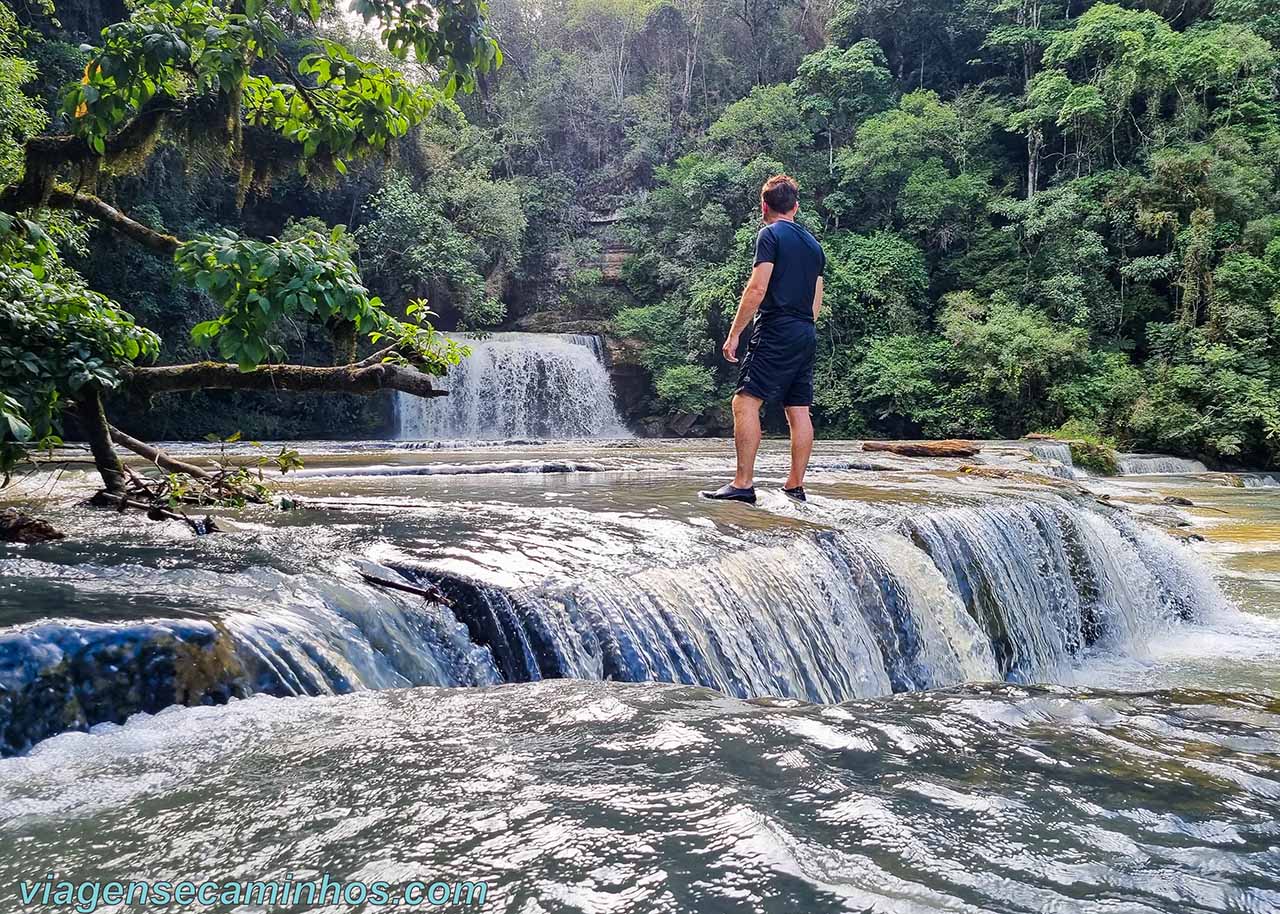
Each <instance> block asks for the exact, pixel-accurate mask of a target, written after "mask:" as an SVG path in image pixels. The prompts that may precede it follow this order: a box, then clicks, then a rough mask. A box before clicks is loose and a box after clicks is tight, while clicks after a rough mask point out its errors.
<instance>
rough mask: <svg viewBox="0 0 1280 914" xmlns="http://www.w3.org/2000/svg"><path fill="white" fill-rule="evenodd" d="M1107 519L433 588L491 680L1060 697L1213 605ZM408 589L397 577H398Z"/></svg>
mask: <svg viewBox="0 0 1280 914" xmlns="http://www.w3.org/2000/svg"><path fill="white" fill-rule="evenodd" d="M1193 568H1194V565H1193V564H1191V563H1189V562H1188V561H1187V556H1185V555H1182V554H1180V553H1179V551H1178V547H1177V546H1176V545H1175V544H1173V543H1172V542H1170V541H1168V540H1167V539H1165V538H1163V537H1161V536H1159V535H1156V534H1150V533H1148V532H1146V531H1143V530H1141V529H1139V528H1137V527H1136V526H1134V525H1133V523H1132V522H1131V521H1129V520H1128V519H1127V518H1123V517H1119V516H1116V517H1112V518H1108V517H1104V516H1102V515H1099V514H1095V513H1093V512H1091V511H1088V510H1079V509H1069V508H1066V507H1058V506H1049V505H1047V504H1042V503H1039V502H1012V503H1009V504H1006V505H1001V506H999V507H990V508H981V509H969V508H964V509H953V510H948V511H942V512H937V513H933V514H927V515H923V516H920V517H916V518H912V519H910V520H908V521H905V522H903V524H902V526H901V532H900V533H885V532H879V533H860V534H836V533H832V534H819V535H817V536H816V537H815V538H814V539H812V540H810V539H798V540H795V541H792V542H790V543H788V544H787V545H785V546H779V547H755V548H751V549H748V550H746V551H742V552H736V553H731V554H728V555H725V556H721V557H718V558H716V559H715V560H713V561H710V562H708V563H704V564H700V565H695V566H693V567H688V568H679V569H666V568H663V569H649V570H646V571H642V572H640V573H637V574H634V575H629V576H622V577H611V578H608V579H602V580H593V581H588V582H584V583H581V584H576V585H573V586H572V587H567V588H536V589H531V590H522V591H516V592H511V591H507V590H503V589H499V588H493V587H484V586H478V585H475V584H472V583H467V582H459V581H456V580H450V579H447V578H446V579H440V578H439V577H438V576H435V575H432V574H430V573H429V572H428V573H425V577H426V578H427V579H431V580H436V581H439V583H441V585H442V586H444V587H445V589H446V590H448V591H449V592H450V593H451V595H452V596H453V598H454V611H455V613H457V614H458V616H459V618H460V619H462V620H463V621H464V622H465V623H466V625H467V627H468V628H469V629H470V631H471V634H472V637H473V638H474V639H475V640H476V641H477V642H478V643H481V644H484V645H486V646H487V647H488V648H489V649H490V650H491V651H492V652H493V654H494V657H495V662H496V663H497V665H498V667H499V669H500V670H501V671H502V673H503V676H504V678H506V679H508V680H515V681H528V680H537V679H542V678H560V677H574V678H586V679H614V680H623V681H651V680H658V681H666V682H682V683H687V684H697V685H705V686H710V687H713V688H716V689H719V690H720V691H723V692H726V693H728V694H731V695H736V696H740V697H755V696H763V695H783V696H788V697H793V698H803V699H807V700H810V701H821V702H833V701H844V700H848V699H851V698H855V697H865V696H868V695H875V694H882V693H885V692H888V691H906V690H911V689H920V688H932V687H937V686H943V685H953V684H956V683H958V682H962V681H969V680H984V679H999V678H1007V679H1010V680H1014V681H1046V680H1048V681H1063V680H1068V679H1069V678H1070V667H1071V664H1072V663H1073V661H1074V660H1076V659H1077V658H1078V657H1079V656H1080V654H1081V653H1082V652H1083V651H1085V650H1086V649H1088V648H1091V647H1093V646H1095V645H1098V646H1100V647H1107V648H1112V649H1122V650H1131V649H1140V648H1141V645H1142V643H1143V642H1144V640H1145V638H1146V637H1147V635H1148V634H1149V633H1150V631H1151V630H1152V629H1153V628H1154V627H1155V626H1156V625H1158V624H1161V623H1165V622H1171V621H1173V620H1176V619H1178V618H1189V617H1200V616H1204V615H1207V614H1208V613H1209V612H1210V611H1211V609H1212V608H1213V607H1215V606H1216V605H1218V604H1219V601H1220V600H1221V597H1220V595H1219V594H1218V591H1217V588H1216V586H1215V585H1214V584H1213V583H1212V581H1210V580H1209V579H1208V578H1207V577H1205V576H1203V575H1200V574H1197V573H1196V572H1195V571H1194V570H1191V569H1193ZM406 573H408V574H411V575H412V574H413V573H414V572H413V571H412V570H411V569H408V570H406Z"/></svg>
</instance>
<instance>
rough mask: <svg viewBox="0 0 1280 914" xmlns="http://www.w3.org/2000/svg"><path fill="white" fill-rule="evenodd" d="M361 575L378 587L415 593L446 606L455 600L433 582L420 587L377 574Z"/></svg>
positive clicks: (362, 573) (361, 573) (363, 573)
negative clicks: (428, 585)
mask: <svg viewBox="0 0 1280 914" xmlns="http://www.w3.org/2000/svg"><path fill="white" fill-rule="evenodd" d="M358 574H359V575H360V577H362V578H364V580H365V582H366V583H369V584H373V585H375V586H377V587H386V588H388V589H389V590H402V591H404V592H405V593H411V594H415V595H417V596H419V597H423V598H424V599H427V600H431V601H432V602H435V603H443V604H444V605H445V606H452V605H453V601H452V600H450V599H449V598H448V597H447V596H445V593H444V591H443V590H441V589H440V588H439V587H436V586H435V585H434V584H432V585H431V586H430V587H418V586H416V585H414V584H405V583H404V582H402V581H388V580H387V579H386V578H380V577H378V576H376V575H372V574H366V573H365V572H363V571H361V572H358Z"/></svg>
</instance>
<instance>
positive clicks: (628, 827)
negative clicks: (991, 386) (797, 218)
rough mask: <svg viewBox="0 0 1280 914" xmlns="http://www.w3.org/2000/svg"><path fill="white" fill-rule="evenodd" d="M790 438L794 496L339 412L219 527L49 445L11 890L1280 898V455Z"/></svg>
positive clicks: (681, 465)
mask: <svg viewBox="0 0 1280 914" xmlns="http://www.w3.org/2000/svg"><path fill="white" fill-rule="evenodd" d="M782 444H783V443H782V442H768V443H767V444H766V447H765V449H764V452H763V454H762V458H761V466H762V469H761V473H760V477H759V478H760V486H761V502H760V504H759V505H758V506H756V507H748V506H745V505H724V504H710V503H706V502H700V501H699V500H698V499H697V498H696V494H695V493H696V490H697V489H698V488H700V487H704V486H707V485H710V484H711V483H712V482H714V481H719V480H722V479H723V478H724V477H725V474H726V472H727V471H728V468H729V466H730V454H729V445H728V443H726V442H700V443H699V442H670V441H666V442H663V441H635V440H614V441H590V442H587V441H579V442H569V443H565V442H561V443H539V442H522V443H506V444H504V443H492V444H489V445H485V446H480V445H476V444H457V443H453V444H449V443H443V444H442V443H435V444H428V443H422V442H407V441H406V442H371V443H367V444H354V445H332V444H313V445H311V444H303V445H301V446H300V447H301V450H302V451H303V452H304V453H305V454H306V456H307V468H306V469H305V470H303V471H301V472H298V473H296V474H290V476H289V477H286V478H285V479H284V480H282V481H281V486H282V487H283V489H284V491H286V492H287V493H288V494H289V495H290V496H291V497H293V498H295V499H297V500H299V501H300V502H301V503H302V504H303V506H304V507H302V508H301V509H299V510H294V511H289V512H279V511H276V510H274V509H271V508H268V507H265V506H264V507H258V508H252V509H249V510H247V511H245V512H243V513H241V514H239V515H238V516H237V520H238V527H236V528H235V529H232V530H231V531H229V532H224V533H219V534H216V535H211V536H202V537H196V536H194V535H193V534H191V532H190V531H189V529H188V528H186V527H185V526H183V525H181V524H178V523H151V522H146V521H142V520H140V519H138V518H137V517H136V516H121V515H116V514H111V513H106V512H98V511H85V510H84V509H83V508H81V507H80V506H79V500H80V499H81V498H83V496H84V495H85V494H87V493H88V492H89V491H90V489H91V486H92V482H93V480H92V477H91V476H89V475H88V474H87V473H86V472H85V471H84V469H83V467H74V466H73V467H70V468H67V469H65V470H61V471H59V472H60V477H59V479H58V480H57V482H58V485H57V486H56V487H55V486H54V485H53V483H54V479H53V473H52V472H50V473H45V474H41V475H37V476H33V477H29V478H27V479H25V480H22V481H21V482H20V483H18V484H17V486H16V487H14V488H12V489H10V490H6V491H5V493H4V496H5V497H6V498H7V499H9V500H11V501H14V502H18V503H21V504H22V505H23V506H24V507H26V508H27V509H28V510H36V511H38V512H39V513H40V514H42V515H43V516H45V517H47V518H49V519H50V520H52V521H53V522H54V523H55V524H57V525H59V526H61V527H62V528H63V529H64V530H65V531H66V532H67V533H68V538H67V539H66V540H63V541H59V542H55V543H50V544H45V545H39V546H25V547H4V548H3V550H0V626H2V627H0V671H3V672H2V673H0V750H2V751H3V752H4V754H6V755H9V756H10V757H8V758H4V759H0V849H2V850H3V852H2V853H0V886H2V887H3V888H0V893H7V894H6V895H5V898H4V902H3V904H0V909H3V910H6V911H8V910H15V911H36V910H49V908H48V907H42V906H40V905H38V904H35V905H26V906H24V905H23V904H22V903H21V901H20V899H19V898H18V897H17V896H16V894H14V893H13V891H12V887H13V886H15V885H16V884H17V883H18V882H19V881H21V880H31V879H42V878H45V876H46V874H54V876H55V877H56V878H59V879H62V878H65V879H70V880H82V879H118V880H123V881H129V880H138V879H148V880H164V879H170V880H178V879H197V880H202V879H216V880H233V879H243V880H260V879H284V878H294V879H308V878H314V877H318V876H319V875H321V874H327V875H329V876H331V877H333V878H334V879H344V880H356V879H366V880H388V881H391V882H393V883H395V882H401V881H408V880H414V879H425V880H428V881H430V880H436V879H439V880H479V881H484V882H485V883H486V884H487V885H488V887H489V894H488V897H487V900H486V902H485V905H484V908H486V909H492V910H500V911H504V912H513V914H514V912H520V914H535V912H562V911H563V912H569V911H583V912H637V914H639V912H661V911H673V912H675V911H679V912H685V911H688V912H693V911H698V912H720V911H724V912H730V911H733V912H737V911H744V912H745V911H771V912H772V911H777V912H783V911H786V912H826V911H882V912H913V911H974V912H977V911H1097V912H1104V911H1105V912H1147V911H1170V912H1175V911H1176V912H1186V911H1254V912H1271V911H1276V910H1280V697H1278V696H1280V487H1277V486H1272V485H1266V484H1265V483H1266V482H1267V481H1268V477H1262V476H1259V477H1250V479H1251V480H1253V482H1252V483H1251V484H1250V485H1249V487H1238V486H1236V485H1228V484H1227V483H1229V482H1232V483H1234V482H1237V481H1239V480H1235V479H1231V478H1229V477H1225V476H1222V475H1219V474H1206V473H1199V474H1189V475H1170V476H1123V477H1118V478H1115V479H1109V480H1101V479H1092V478H1077V477H1078V476H1081V475H1082V474H1080V473H1079V471H1074V470H1072V469H1071V468H1070V467H1067V466H1066V465H1065V464H1064V463H1062V462H1061V461H1062V460H1063V458H1064V455H1063V454H1062V452H1061V450H1060V449H1058V450H1055V449H1054V448H1053V447H1052V446H1051V445H1044V444H1038V445H1035V448H1036V452H1035V453H1033V452H1032V450H1031V445H1030V444H1029V443H1021V444H1020V443H1016V442H1003V443H1002V442H993V443H990V444H988V445H987V446H985V447H984V450H983V452H982V454H980V455H979V456H978V457H977V458H974V459H971V460H968V461H960V460H918V459H910V458H901V457H895V456H892V455H887V454H879V453H871V452H864V451H863V450H862V449H861V447H860V445H858V444H857V443H854V442H821V443H820V445H819V448H818V451H817V454H816V455H815V458H814V469H813V473H812V476H811V479H810V481H809V491H810V496H811V500H810V502H809V503H807V504H796V503H794V502H791V501H789V500H787V499H786V498H785V497H784V496H782V494H781V493H780V492H779V491H777V485H778V484H780V482H781V480H782V478H783V475H784V472H785V462H786V454H785V448H784V447H783V446H782ZM180 450H186V451H189V452H199V451H200V450H202V448H201V447H198V446H185V447H182V448H180ZM245 450H247V449H245ZM966 465H976V466H978V467H979V470H978V471H977V472H975V471H973V470H972V469H968V470H966V469H964V467H965V466H966ZM1166 496H1177V497H1181V498H1185V499H1188V500H1190V501H1191V502H1192V503H1193V506H1191V507H1185V506H1184V507H1179V508H1171V507H1170V506H1168V505H1166V504H1164V503H1163V499H1164V498H1165V497H1166ZM1173 511H1176V512H1178V513H1180V514H1181V515H1183V516H1185V518H1186V519H1187V520H1189V521H1190V522H1191V524H1192V526H1191V527H1190V528H1184V531H1183V532H1185V531H1186V530H1190V531H1193V532H1194V533H1196V534H1199V535H1200V536H1203V537H1204V541H1203V542H1187V541H1185V538H1184V537H1182V536H1174V535H1170V534H1169V533H1167V532H1165V530H1164V528H1163V527H1162V526H1161V525H1160V524H1156V523H1151V522H1150V521H1149V520H1144V519H1143V517H1142V515H1151V516H1152V517H1151V519H1153V520H1158V521H1160V522H1161V524H1163V523H1167V522H1169V520H1170V517H1169V513H1170V512H1173ZM361 572H363V573H365V574H369V575H372V576H374V577H377V578H379V579H383V580H392V581H398V582H401V583H411V584H413V585H415V586H419V587H428V586H434V587H438V588H439V589H440V591H441V594H440V599H439V600H434V601H433V600H425V599H423V598H421V597H419V596H416V595H413V594H409V593H404V592H399V591H395V590H390V589H387V588H385V587H381V586H376V585H371V584H369V583H367V582H366V580H365V579H363V578H362V577H361V576H360V574H361ZM86 730H87V731H88V732H84V731H86ZM455 909H457V908H455ZM66 910H70V908H67V909H66ZM99 910H119V911H124V910H143V908H132V907H125V906H117V907H110V906H103V907H100V908H99ZM190 910H218V911H238V912H257V911H265V910H272V911H277V910H291V911H293V910H296V911H304V910H320V911H376V910H389V908H379V907H375V906H373V905H369V904H365V905H361V904H349V903H338V904H329V905H325V904H298V905H294V906H278V907H268V908H264V907H261V906H254V905H253V904H214V905H212V906H209V907H193V908H190ZM396 910H404V908H396Z"/></svg>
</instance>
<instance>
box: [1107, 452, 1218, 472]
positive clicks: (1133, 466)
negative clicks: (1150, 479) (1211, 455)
mask: <svg viewBox="0 0 1280 914" xmlns="http://www.w3.org/2000/svg"><path fill="white" fill-rule="evenodd" d="M1116 465H1117V467H1119V469H1120V475H1121V476H1143V475H1148V476H1174V475H1179V474H1185V473H1207V472H1208V471H1209V470H1208V467H1206V466H1205V465H1204V464H1203V463H1201V462H1200V461H1199V460H1189V459H1187V458H1186V457H1170V456H1168V455H1166V454H1120V455H1119V456H1118V457H1117V459H1116Z"/></svg>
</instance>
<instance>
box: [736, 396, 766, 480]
mask: <svg viewBox="0 0 1280 914" xmlns="http://www.w3.org/2000/svg"><path fill="white" fill-rule="evenodd" d="M763 403H764V401H763V400H761V399H760V398H759V397H753V396H751V394H744V393H736V394H734V395H733V446H734V449H735V450H736V451H737V452H738V472H737V475H736V476H734V477H733V484H734V486H735V487H736V488H739V489H749V488H751V486H752V485H754V484H755V475H756V451H758V450H760V406H761V404H763Z"/></svg>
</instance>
